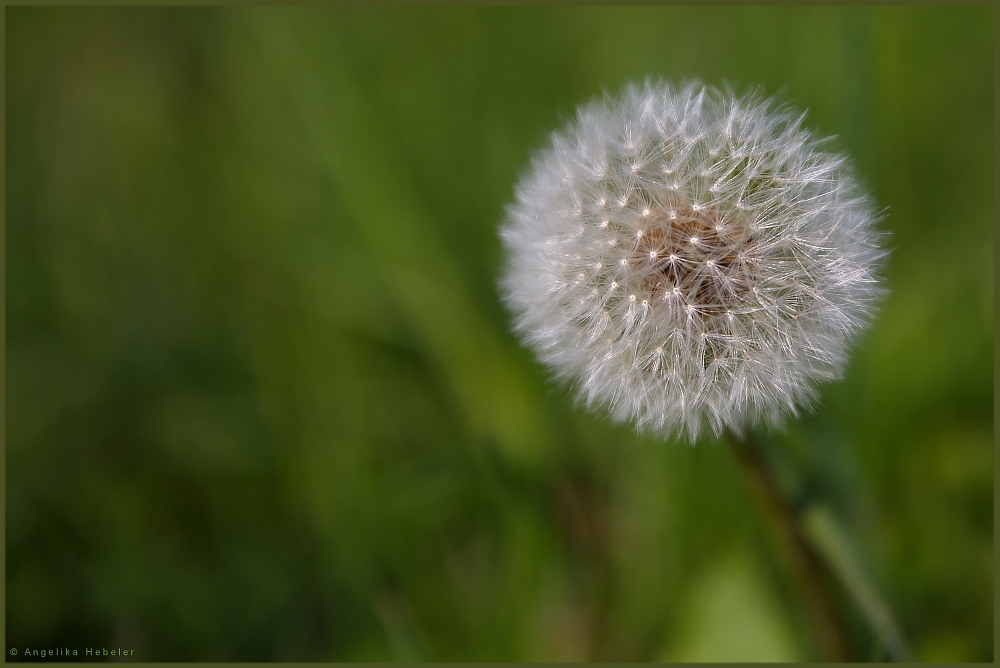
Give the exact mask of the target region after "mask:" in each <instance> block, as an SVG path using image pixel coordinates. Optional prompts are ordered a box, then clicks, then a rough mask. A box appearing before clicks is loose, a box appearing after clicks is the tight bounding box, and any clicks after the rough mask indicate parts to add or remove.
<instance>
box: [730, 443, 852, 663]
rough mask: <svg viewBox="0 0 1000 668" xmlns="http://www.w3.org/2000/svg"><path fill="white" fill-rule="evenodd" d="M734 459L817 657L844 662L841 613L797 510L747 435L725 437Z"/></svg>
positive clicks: (848, 656) (845, 647)
mask: <svg viewBox="0 0 1000 668" xmlns="http://www.w3.org/2000/svg"><path fill="white" fill-rule="evenodd" d="M729 441H730V443H731V444H732V447H733V452H734V453H735V455H736V460H737V461H738V462H739V464H740V467H741V468H742V469H743V472H744V474H745V475H746V478H747V481H748V483H749V484H750V486H751V487H752V488H753V490H754V493H755V495H756V496H757V497H758V499H759V501H760V502H761V505H762V506H763V508H764V510H765V512H766V513H767V515H768V517H769V518H770V519H771V521H772V524H773V525H774V528H775V530H776V534H777V537H778V540H779V542H780V544H781V548H782V550H783V551H784V552H785V554H786V557H787V559H788V565H789V566H790V568H791V570H792V572H793V573H794V576H795V579H796V581H797V584H798V587H799V591H800V594H801V597H802V602H803V606H804V608H805V611H806V614H807V618H808V620H809V623H810V625H811V627H812V631H813V636H814V641H815V644H816V649H817V651H818V652H819V657H820V659H821V660H823V661H838V662H842V661H849V660H850V659H851V652H850V650H849V647H848V642H847V631H846V628H845V626H844V621H843V619H844V618H843V615H842V613H841V611H840V609H839V607H838V605H837V604H836V601H835V599H834V597H833V592H832V590H831V588H830V574H829V573H828V572H827V568H826V566H825V563H824V561H823V560H822V559H820V557H819V555H818V554H817V553H816V550H815V549H814V548H813V547H812V545H811V544H810V542H809V541H808V539H807V538H806V536H805V534H804V532H803V530H802V526H801V522H800V518H799V516H798V513H797V512H796V511H795V509H794V508H793V507H792V505H791V503H789V501H788V499H787V498H785V495H784V494H783V493H782V491H781V489H780V488H779V487H778V484H777V481H776V480H775V479H774V475H773V474H772V472H771V469H770V467H769V466H768V463H767V461H766V460H765V458H764V455H763V453H762V452H761V449H760V445H759V444H758V443H757V442H756V441H755V440H754V439H753V436H747V437H745V438H742V439H741V438H738V437H735V436H732V437H731V438H730V439H729Z"/></svg>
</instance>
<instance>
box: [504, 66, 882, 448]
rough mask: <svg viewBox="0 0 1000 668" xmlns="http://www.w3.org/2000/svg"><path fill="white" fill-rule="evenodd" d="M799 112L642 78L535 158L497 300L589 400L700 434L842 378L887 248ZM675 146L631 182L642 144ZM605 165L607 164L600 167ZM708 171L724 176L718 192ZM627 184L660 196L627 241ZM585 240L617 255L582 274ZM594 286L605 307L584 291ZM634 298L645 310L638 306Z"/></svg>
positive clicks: (633, 192)
mask: <svg viewBox="0 0 1000 668" xmlns="http://www.w3.org/2000/svg"><path fill="white" fill-rule="evenodd" d="M798 119H799V116H798V115H797V114H793V113H790V112H788V111H786V110H784V109H781V108H778V107H777V106H776V105H775V103H774V102H772V101H770V100H761V99H760V98H758V97H755V96H754V95H745V96H742V97H736V96H733V95H732V94H730V93H727V92H722V91H720V90H717V89H715V88H712V87H710V86H703V85H700V84H689V85H687V86H684V87H682V88H676V87H673V86H671V85H668V84H661V83H647V84H646V85H645V87H635V86H632V87H629V88H627V89H626V90H625V92H624V94H623V96H622V97H621V98H619V99H605V100H598V101H594V102H591V103H589V104H587V105H584V106H583V107H581V108H580V109H579V111H578V114H577V118H576V120H575V121H574V122H572V123H571V124H570V125H569V127H567V128H566V129H565V130H564V131H563V132H562V133H559V134H557V135H556V139H555V141H554V144H553V145H552V146H551V147H549V148H548V149H545V150H543V151H542V152H540V153H539V154H538V155H537V156H536V157H535V159H534V160H533V163H532V170H531V172H529V173H528V174H526V175H525V176H524V177H523V178H522V180H521V182H520V184H519V186H518V189H517V197H516V200H515V201H514V203H513V204H511V205H510V206H509V207H508V209H507V219H506V221H505V223H504V225H503V228H502V230H501V235H502V238H503V242H504V246H505V248H506V251H507V255H508V257H507V264H506V267H505V269H504V276H503V279H502V289H503V297H504V301H505V303H506V305H507V306H508V308H509V309H510V310H511V311H512V312H513V313H514V315H515V329H516V331H517V332H518V334H519V335H520V336H521V337H522V339H523V340H524V341H525V343H527V344H528V345H529V346H531V347H532V348H533V349H534V351H535V353H536V355H537V356H538V358H539V359H540V360H541V361H542V362H543V363H545V364H546V365H547V366H548V367H549V368H550V369H551V370H552V371H553V373H554V374H555V376H556V377H557V378H559V379H562V380H564V381H567V382H569V383H571V384H572V385H573V387H574V388H575V390H576V392H577V394H578V396H579V398H580V399H581V400H582V401H583V402H584V403H586V404H587V405H589V406H597V405H605V406H607V407H608V408H609V410H610V412H611V415H612V416H613V417H614V418H615V419H617V420H621V421H626V420H632V421H634V422H635V424H636V425H637V427H638V428H639V429H640V430H642V431H647V432H652V433H656V434H660V435H662V436H666V435H671V434H678V433H680V434H683V435H685V436H687V437H688V438H689V439H691V440H692V441H693V440H695V439H696V438H697V436H698V434H699V432H700V431H702V430H703V429H705V428H706V426H707V427H709V428H711V430H712V431H713V432H714V433H716V434H717V435H719V434H721V433H722V432H723V431H724V430H726V429H729V430H732V431H734V432H736V433H737V434H739V433H742V432H743V431H744V430H745V429H747V428H748V427H750V426H752V425H753V424H755V423H758V422H765V423H768V424H771V425H778V424H780V423H781V422H782V421H783V420H784V419H785V418H786V417H787V416H788V415H790V414H794V413H795V412H796V411H798V410H799V409H800V408H803V407H808V406H809V405H810V404H811V402H812V401H814V399H815V397H816V393H817V390H816V387H817V383H819V382H821V381H825V380H830V379H834V378H837V377H838V376H839V375H840V373H841V370H842V368H843V364H844V361H845V359H846V354H847V350H848V347H849V346H850V344H851V342H852V341H853V340H854V338H855V337H856V336H857V334H858V333H859V332H860V331H861V330H862V329H863V328H864V327H865V326H866V325H867V324H868V323H869V322H870V320H871V316H872V313H873V310H874V306H875V304H876V303H877V300H878V298H879V296H880V294H881V289H880V288H879V285H878V282H879V278H878V272H879V270H880V267H881V264H882V260H883V258H884V256H885V252H884V251H883V250H882V248H881V247H880V243H879V242H880V234H879V233H878V232H877V231H876V230H875V222H876V216H875V215H874V213H873V211H872V206H871V203H870V201H869V200H868V199H867V198H866V197H864V196H863V195H862V194H861V193H860V192H859V191H858V189H857V186H856V185H855V182H854V180H853V179H852V178H851V176H850V175H849V174H848V173H847V172H846V171H845V168H844V160H843V158H842V157H841V156H839V155H835V154H831V153H827V152H824V151H822V150H821V149H820V148H819V143H818V142H817V141H816V140H815V139H813V137H812V136H811V135H810V134H809V133H808V131H806V130H804V129H802V127H801V126H800V124H799V120H798ZM626 137H627V138H628V139H627V141H626V140H625V138H626ZM671 145H673V146H678V147H682V150H680V151H679V152H678V153H677V154H675V155H674V157H672V158H670V160H671V163H672V164H671V165H670V167H669V168H667V167H664V168H663V172H664V173H665V174H670V175H672V179H671V181H670V182H669V183H663V182H660V183H656V182H653V181H637V179H636V177H635V176H634V174H633V173H632V170H631V166H632V165H635V164H638V163H637V162H636V158H635V157H634V156H635V155H640V156H647V155H655V154H657V153H658V152H662V151H663V148H662V147H664V146H671ZM736 147H739V148H738V149H737V148H736ZM596 163H601V164H608V165H610V166H609V167H608V169H607V170H606V171H605V173H603V174H601V175H595V174H594V173H593V172H592V171H589V170H588V168H587V165H593V164H596ZM762 166H767V167H766V169H765V168H764V167H762ZM727 169H728V170H730V171H724V170H727ZM567 175H569V178H567ZM699 175H704V176H709V175H714V176H713V178H715V182H714V183H713V185H712V190H711V192H712V197H711V199H709V200H707V201H706V200H705V199H704V191H703V190H701V189H702V188H703V187H704V186H703V184H704V181H703V180H701V179H699V178H697V177H698V176H699ZM605 193H621V195H620V197H619V199H618V203H619V206H621V207H622V208H620V209H618V210H608V209H601V208H600V207H601V206H603V204H604V203H605ZM629 198H637V200H636V201H641V202H643V203H644V204H647V203H648V204H649V206H643V207H642V208H641V216H642V231H641V232H637V233H635V234H634V235H630V236H629V237H624V236H622V238H621V241H622V243H618V242H619V239H618V237H617V236H612V235H613V234H614V232H613V230H615V229H617V230H624V229H629V228H632V229H635V223H636V215H637V213H638V212H637V211H636V210H635V209H626V208H625V204H626V202H627V201H628V199H629ZM579 203H582V206H581V205H580V204H579ZM575 210H580V211H582V213H581V214H580V217H579V219H575V218H573V217H572V216H568V215H567V213H566V212H572V211H575ZM561 212H562V213H561ZM609 213H610V214H612V215H610V216H609V215H608V214H609ZM578 220H579V222H583V223H584V224H585V231H584V232H583V233H582V234H579V233H574V232H576V227H577V225H578V224H579V223H578V222H577V221H578ZM609 221H610V223H613V225H609ZM609 227H610V230H609V229H608V228H609ZM619 234H620V233H619ZM789 239H794V240H795V242H794V243H789V241H788V240H789ZM575 255H581V256H583V257H586V258H588V262H591V263H594V264H596V265H597V266H598V267H601V266H608V267H622V269H618V270H617V271H614V272H607V273H605V272H594V273H592V274H588V275H587V276H586V279H585V280H582V281H580V282H578V283H576V282H574V281H573V280H572V278H571V277H574V276H575V275H576V273H577V272H578V271H579V264H578V263H572V262H570V261H568V260H567V258H570V257H573V256H575ZM658 258H665V259H663V260H659V261H658ZM625 268H627V270H626V269H625ZM554 285H557V286H559V287H558V289H553V286H554ZM619 287H621V288H623V289H622V290H619V289H618V288H619ZM595 290H597V291H599V292H600V293H602V294H604V295H606V296H605V297H604V298H602V299H603V301H602V302H601V308H603V309H605V313H606V314H607V316H606V317H604V318H602V319H601V320H600V322H598V321H597V319H595V318H594V317H593V316H592V315H591V314H592V310H591V309H593V308H594V307H593V302H584V301H583V300H581V299H580V297H581V295H586V294H590V293H591V292H592V291H595ZM640 295H641V298H640ZM637 301H641V303H642V304H643V306H644V309H643V310H642V314H643V315H642V316H637V315H636V311H635V309H634V308H633V307H631V306H627V305H628V304H632V303H635V302H637ZM637 317H641V319H639V320H637ZM671 332H672V334H670V336H669V340H670V342H671V343H670V346H671V348H670V350H671V353H670V355H671V360H672V365H671V366H670V368H669V369H667V368H666V366H665V365H662V364H660V363H656V364H653V363H649V364H648V365H646V366H643V365H642V364H639V363H637V360H643V359H645V360H651V359H653V355H654V353H655V354H656V355H662V354H663V352H662V351H663V347H662V344H661V342H662V341H664V340H665V339H666V334H667V333H671ZM720 360H721V362H720ZM719 364H724V367H725V370H726V371H725V373H720V372H719V371H718V369H719Z"/></svg>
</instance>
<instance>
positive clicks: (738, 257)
mask: <svg viewBox="0 0 1000 668" xmlns="http://www.w3.org/2000/svg"><path fill="white" fill-rule="evenodd" d="M750 232H751V230H750V227H749V225H748V224H747V223H746V221H745V220H744V219H741V217H733V216H725V215H723V214H722V213H720V212H719V211H718V210H717V209H715V208H714V207H711V206H705V205H700V206H699V207H698V208H697V209H695V208H694V207H693V206H690V205H686V206H678V205H676V204H673V205H671V206H670V208H669V210H668V209H665V208H659V207H657V208H652V209H650V211H649V214H648V215H646V216H645V217H644V220H643V229H642V234H639V235H636V237H635V241H634V243H633V245H632V252H631V253H630V255H629V256H628V265H629V266H630V267H632V268H634V270H635V271H634V274H633V276H632V280H631V281H630V282H631V287H632V288H633V289H634V290H635V291H637V292H642V293H643V294H648V295H649V300H650V303H651V304H663V303H664V302H665V301H666V300H669V299H670V298H675V299H676V298H678V297H680V298H681V299H682V300H683V302H682V305H683V306H684V307H685V309H686V310H687V311H688V312H691V310H692V308H691V307H693V309H694V310H695V311H697V312H699V313H701V314H703V315H711V314H714V313H716V312H717V313H725V312H726V311H727V310H732V309H733V308H734V307H737V306H738V305H739V304H740V303H741V302H742V301H743V300H744V299H745V298H746V297H745V295H746V293H747V291H748V289H747V282H746V278H745V275H746V273H747V269H748V268H749V266H748V264H747V262H746V261H745V260H744V256H745V254H746V252H747V247H748V245H749V243H750V241H751V234H750ZM665 298H666V300H665Z"/></svg>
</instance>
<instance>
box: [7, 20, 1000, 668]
mask: <svg viewBox="0 0 1000 668" xmlns="http://www.w3.org/2000/svg"><path fill="white" fill-rule="evenodd" d="M992 19H993V14H992V9H990V8H973V7H965V8H959V7H955V8H930V7H928V8H902V7H901V8H815V9H812V8H767V9H757V8H733V7H715V8H697V9H695V8H623V9H608V8H578V9H569V8H567V9H528V8H490V9H473V8H438V9H411V8H391V9H389V8H380V9H357V8H355V9H347V8H282V9H259V8H228V9H200V8H199V9H192V8H179V9H144V8H115V9H81V8H56V7H51V8H42V7H36V8H24V7H17V8H9V9H8V10H7V18H6V26H7V52H6V58H7V96H6V99H7V107H6V118H7V135H6V145H7V183H6V196H7V210H6V230H7V237H6V243H7V245H6V249H7V254H6V261H7V277H6V280H7V303H6V305H7V322H6V325H7V351H6V353H7V358H6V359H7V367H6V374H7V375H6V381H7V407H6V410H7V432H6V437H7V438H6V444H7V641H8V645H9V646H14V647H18V648H22V647H34V648H44V647H56V646H60V647H62V646H69V647H81V648H82V647H85V646H93V645H103V644H107V645H109V646H110V645H111V644H117V645H121V646H123V647H134V648H135V649H136V650H137V657H141V658H146V659H153V660H167V661H170V660H227V659H238V660H315V659H334V660H391V659H403V660H420V659H422V660H508V661H511V660H557V659H588V658H590V659H593V658H610V659H619V660H650V659H691V660H701V659H729V658H744V659H746V660H750V659H754V658H762V659H774V660H782V659H809V658H812V656H813V655H812V651H813V650H812V648H811V646H810V644H809V640H808V635H807V629H805V628H802V627H801V625H800V624H801V622H800V618H801V614H800V613H799V612H798V610H797V604H796V599H795V592H794V591H793V590H792V589H790V587H789V580H788V577H787V574H786V573H784V572H783V570H782V568H781V562H780V559H779V558H778V555H775V554H774V551H773V547H772V546H771V543H770V542H769V540H768V537H767V533H766V531H765V529H764V527H763V526H762V523H761V520H760V519H758V517H757V515H756V513H755V510H754V507H753V504H752V503H751V500H750V498H749V497H748V496H747V493H746V491H745V489H744V485H743V482H742V480H741V479H740V476H739V472H738V471H737V470H736V467H735V466H734V463H733V462H732V460H731V458H730V456H729V453H728V452H727V451H726V450H725V448H723V447H719V446H718V445H716V444H713V443H704V444H702V445H699V446H698V447H697V448H694V449H691V448H686V447H682V446H677V445H675V444H662V443H657V442H655V441H652V440H648V439H640V438H639V437H637V436H634V435H633V434H632V432H631V429H630V428H629V427H627V426H615V425H611V424H610V423H608V422H607V421H606V420H604V419H602V418H601V417H600V416H594V415H589V414H587V413H586V412H585V411H583V410H582V409H579V408H576V407H574V406H573V404H572V402H571V401H570V400H569V399H568V398H567V395H566V392H565V390H564V389H562V388H557V387H554V386H552V385H551V384H550V383H549V382H548V380H547V379H546V375H545V373H544V371H543V370H542V369H540V368H539V367H538V366H537V364H535V363H534V362H533V361H532V359H531V356H530V354H529V353H528V352H526V351H524V350H523V349H521V347H520V346H519V345H518V344H517V342H516V341H515V340H514V339H513V338H512V337H511V336H510V335H509V334H508V333H507V329H508V318H507V316H506V314H505V313H504V312H503V309H502V308H501V306H500V304H499V303H498V300H497V297H496V292H495V281H496V277H497V273H498V268H499V265H500V262H501V251H500V246H499V242H498V239H497V236H496V228H497V225H498V222H499V221H500V219H501V218H502V216H503V206H504V205H505V204H506V202H507V201H509V200H510V198H511V195H512V190H513V185H514V182H515V180H516V177H517V174H518V173H519V172H520V170H522V169H524V168H525V167H526V166H527V163H528V156H529V155H530V151H531V150H532V149H534V148H536V147H538V146H540V145H541V144H542V143H543V142H544V141H545V139H546V136H547V133H549V132H551V131H552V130H554V129H556V128H557V127H558V126H559V125H560V124H561V123H562V122H563V120H565V119H566V118H569V117H570V116H571V115H572V114H573V113H574V109H575V107H576V105H577V104H579V103H580V102H582V101H585V100H587V99H589V98H590V97H592V96H594V95H598V94H600V93H601V92H602V90H608V91H610V92H614V91H617V90H618V89H619V88H620V86H621V85H622V84H624V83H625V82H626V81H630V80H638V79H642V78H644V77H646V76H650V75H652V76H662V77H665V78H668V79H681V78H686V77H695V76H696V77H700V78H702V79H704V80H706V81H708V82H712V83H720V82H723V81H728V82H731V83H733V84H735V85H736V86H737V87H744V86H749V85H761V86H762V87H763V88H764V90H765V91H767V92H769V93H773V92H779V91H783V93H782V95H783V98H784V99H786V100H787V101H788V102H789V103H791V104H793V105H795V106H797V107H802V108H808V109H809V110H810V113H809V116H808V119H807V125H808V126H809V127H811V128H813V129H814V130H815V131H816V132H817V133H818V134H822V135H828V134H836V135H838V138H837V140H835V146H836V147H837V148H838V149H840V150H844V151H846V152H847V153H849V154H850V155H851V156H852V158H853V160H854V164H855V167H856V169H857V171H858V173H859V175H860V177H861V178H862V179H863V180H864V181H865V182H866V184H867V185H868V187H869V188H870V190H871V192H872V194H873V196H874V197H875V199H876V201H877V204H878V205H879V206H881V207H884V208H885V209H886V214H887V215H886V221H885V227H886V228H887V229H889V230H891V233H892V237H891V244H892V246H893V248H894V252H893V255H892V258H891V261H890V264H889V267H888V270H887V284H888V287H889V288H890V290H891V291H892V292H891V297H890V298H889V299H888V300H887V302H886V303H885V305H884V308H883V309H882V311H881V314H880V317H879V319H878V321H877V323H876V326H875V327H874V329H873V330H872V331H871V333H870V334H869V335H868V336H866V338H865V339H864V340H863V341H862V342H861V343H860V345H859V348H858V350H857V351H856V354H855V355H854V357H853V359H852V364H851V367H850V369H849V370H848V375H847V378H846V380H845V381H844V382H843V383H839V384H835V385H831V386H829V387H828V388H825V391H824V394H823V405H822V407H821V408H820V410H819V412H818V413H816V414H815V415H811V416H808V417H805V418H804V419H802V420H800V421H797V422H794V423H791V424H790V425H789V427H788V429H787V430H786V431H785V432H783V433H781V434H775V435H773V436H772V439H771V449H772V450H773V452H774V454H775V456H776V459H777V461H778V462H779V463H780V462H784V468H782V469H781V470H780V471H779V473H780V474H781V479H782V480H783V482H784V484H785V485H786V487H787V488H788V489H789V490H790V491H791V492H792V493H794V494H795V495H796V496H797V498H800V499H809V498H819V499H822V500H823V501H824V503H827V504H829V505H830V506H831V507H833V508H834V510H835V512H836V514H837V515H838V517H839V518H840V521H841V522H842V523H843V524H844V525H845V526H846V527H848V533H849V535H850V536H851V538H852V539H853V540H854V541H856V549H857V551H858V553H859V554H861V555H862V556H863V557H864V559H865V560H866V563H867V564H868V566H869V568H870V569H871V570H872V573H873V574H874V577H875V580H876V581H877V582H878V584H879V586H880V587H881V588H882V593H883V595H884V596H885V598H886V599H887V601H888V602H889V603H890V605H891V606H892V608H893V609H894V612H895V614H896V616H897V618H898V621H899V622H900V625H901V627H902V628H903V631H904V633H905V634H906V635H907V637H908V638H909V640H910V642H911V643H912V644H913V645H914V650H915V652H916V655H917V658H918V659H921V660H934V661H939V660H947V661H990V660H992V657H993V642H992V638H993V597H992V591H993V530H992V527H993V514H992V508H993V484H992V475H991V473H992V470H993V454H992V453H993V451H992V441H993V429H992V404H993V377H992V367H993V364H992V361H993V357H992V340H993V257H992V248H993V228H992V223H991V221H992V202H993V191H992V186H993V171H992V165H993V155H992V150H991V147H992V146H993V124H992V121H993V108H992V95H993V88H992V81H993V69H992V68H993V58H992V53H993V37H992V24H993V20H992ZM848 609H849V611H850V613H851V615H852V619H851V624H852V625H851V628H852V632H853V638H852V641H853V643H854V645H855V647H856V651H857V652H858V653H859V655H860V658H862V659H865V658H868V659H881V658H884V653H882V650H881V649H880V648H879V647H878V643H877V641H876V640H875V639H874V638H873V637H872V635H871V632H870V631H869V630H868V629H867V627H866V626H865V625H864V623H863V618H862V617H861V614H860V612H859V611H858V610H854V609H852V608H851V607H850V605H849V604H848ZM741 638H745V639H747V640H746V641H742V640H740V639H741ZM741 652H742V654H741Z"/></svg>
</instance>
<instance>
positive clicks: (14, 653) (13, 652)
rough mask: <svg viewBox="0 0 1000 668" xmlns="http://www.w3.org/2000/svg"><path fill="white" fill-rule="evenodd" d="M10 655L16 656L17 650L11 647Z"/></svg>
mask: <svg viewBox="0 0 1000 668" xmlns="http://www.w3.org/2000/svg"><path fill="white" fill-rule="evenodd" d="M10 655H11V656H17V648H16V647H11V648H10Z"/></svg>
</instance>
